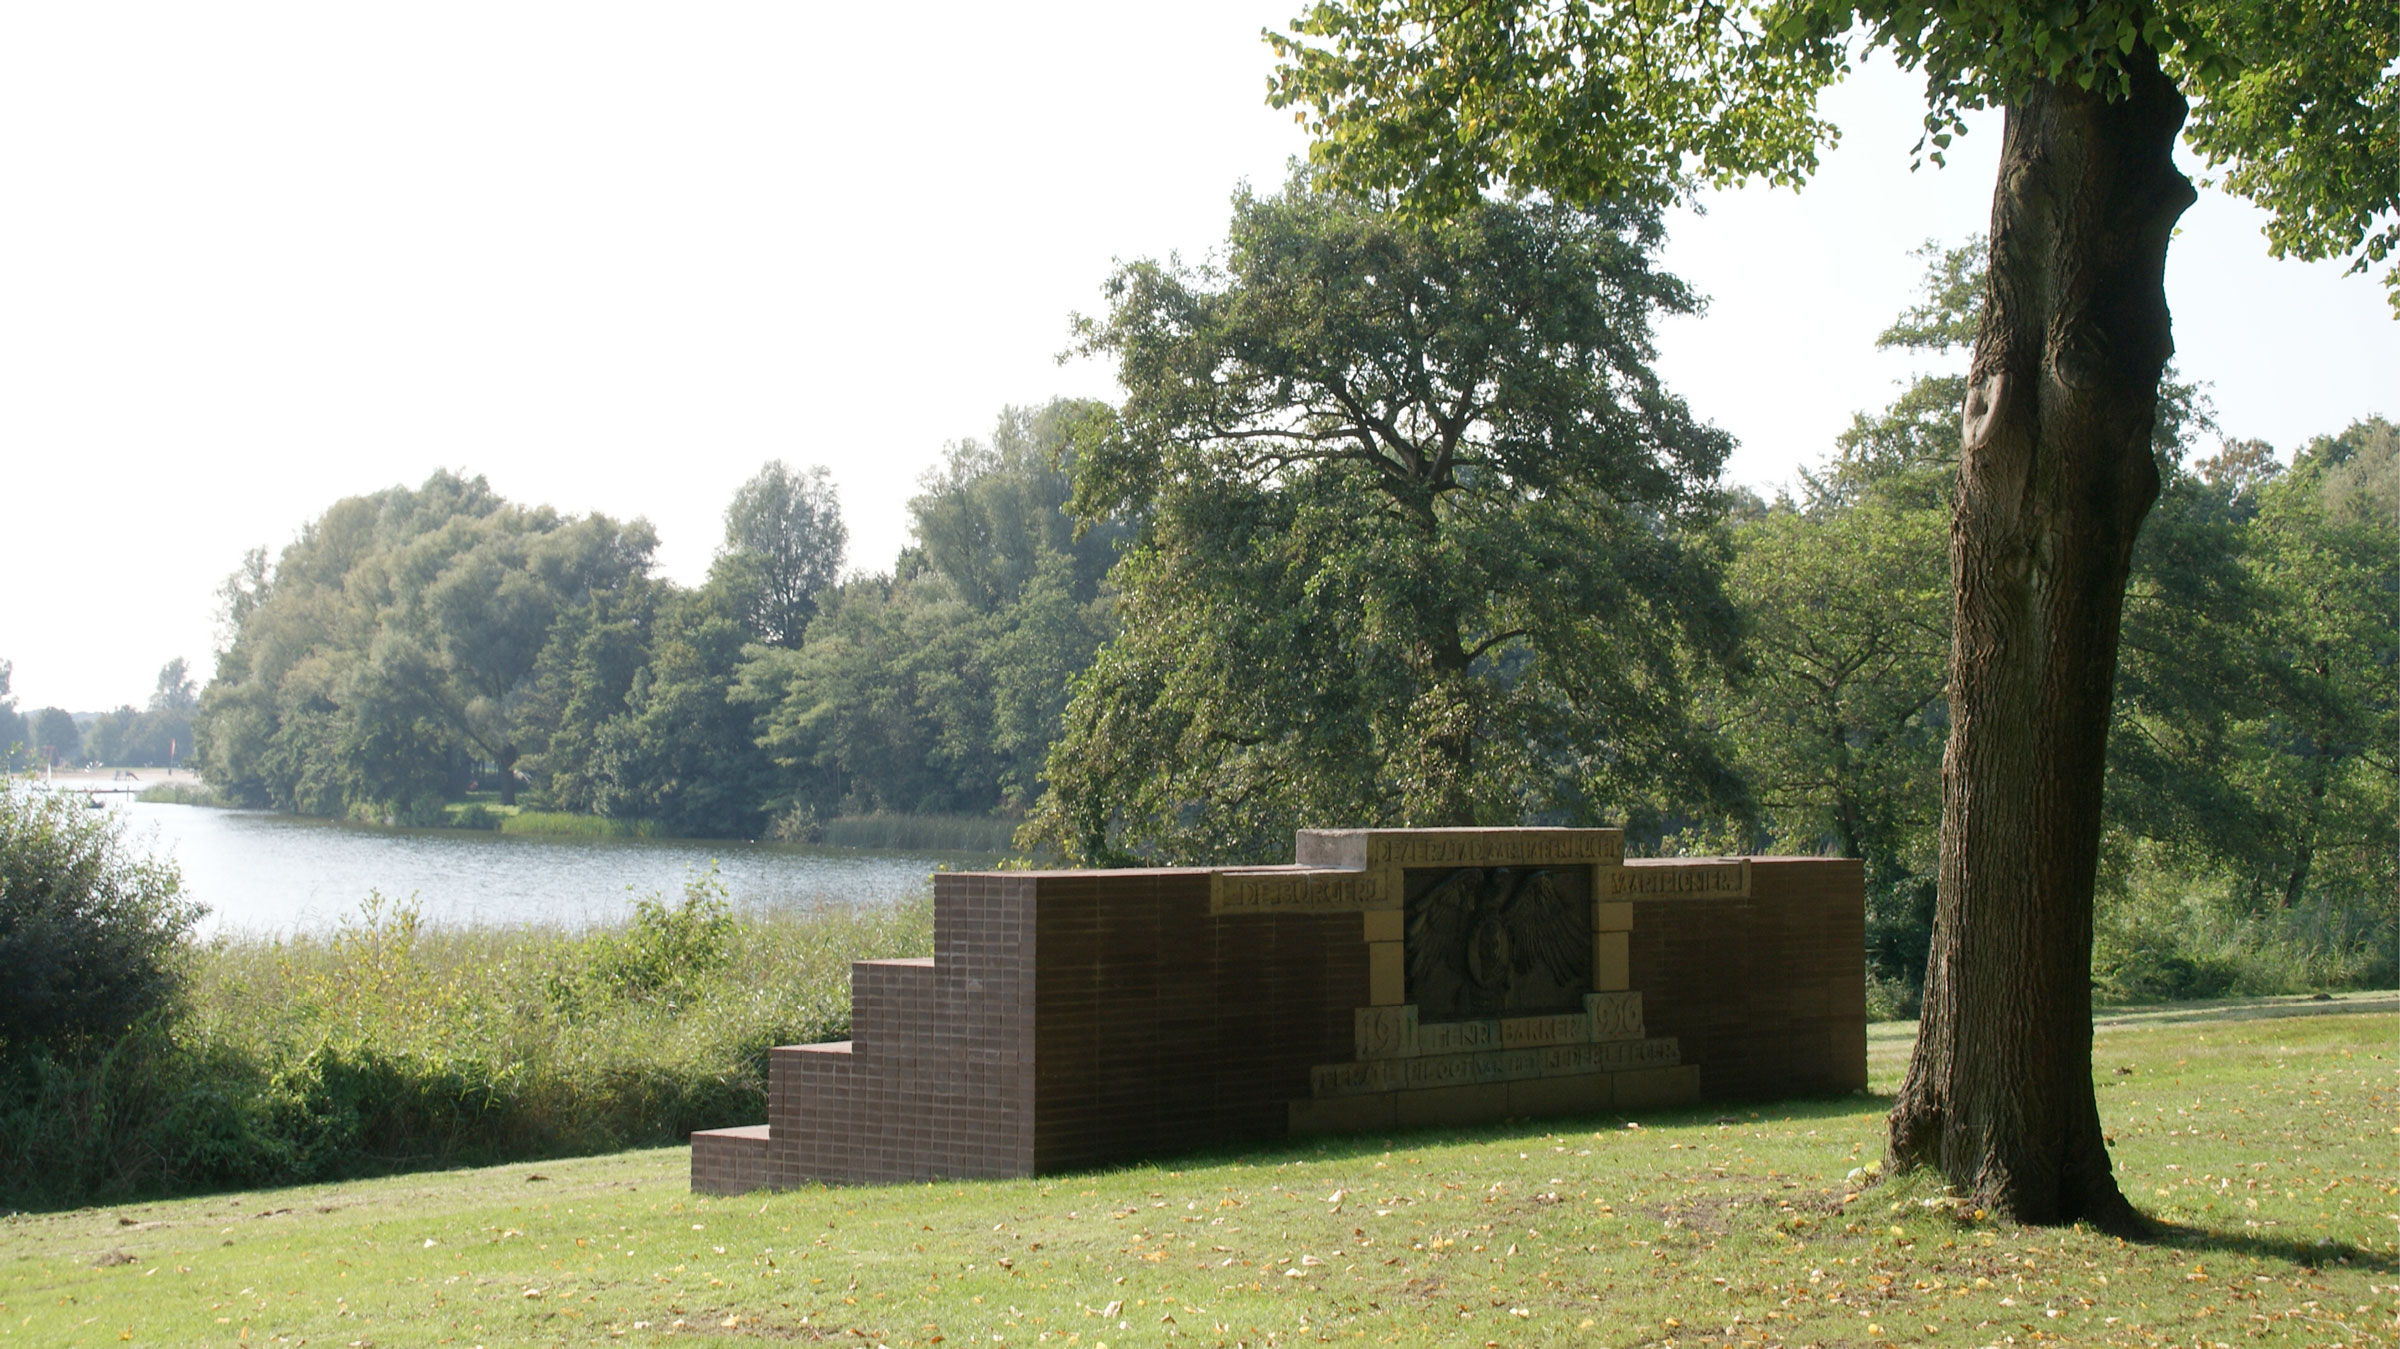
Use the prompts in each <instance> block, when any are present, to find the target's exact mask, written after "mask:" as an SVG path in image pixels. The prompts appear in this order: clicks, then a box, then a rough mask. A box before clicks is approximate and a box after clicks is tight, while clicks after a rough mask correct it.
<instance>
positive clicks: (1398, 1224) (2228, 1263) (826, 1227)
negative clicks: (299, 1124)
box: [0, 998, 2400, 1349]
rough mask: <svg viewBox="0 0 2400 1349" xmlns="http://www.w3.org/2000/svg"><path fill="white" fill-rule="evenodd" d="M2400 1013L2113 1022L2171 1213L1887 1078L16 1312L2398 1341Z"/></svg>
mask: <svg viewBox="0 0 2400 1349" xmlns="http://www.w3.org/2000/svg"><path fill="white" fill-rule="evenodd" d="M2384 1005H2387V1006H2388V998H2387V999H2386V1000H2385V1001H2384ZM1895 1030H1902V1031H1904V1028H1882V1029H1879V1031H1878V1034H1877V1037H1876V1039H1875V1041H1874V1044H1873V1050H1872V1062H1873V1065H1874V1086H1875V1089H1876V1091H1877V1092H1888V1091H1889V1090H1890V1089H1891V1088H1892V1087H1893V1085H1894V1084H1895V1082H1896V1075H1897V1071H1898V1067H1899V1064H1900V1062H1901V1059H1902V1057H1903V1056H1904V1054H1905V1051H1906V1043H1907V1042H1906V1038H1905V1034H1904V1033H1898V1034H1896V1033H1894V1032H1895ZM2396 1036H2400V1019H2395V1018H2394V1017H2393V1016H2392V1015H2390V1014H2388V1013H2378V1014H2371V1015H2345V1016H2314V1017H2307V1018H2298V1019H2283V1020H2226V1019H2220V1020H2213V1021H2176V1020H2172V1019H2157V1018H2153V1019H2147V1020H2136V1021H2131V1022H2126V1023H2120V1024H2113V1025H2109V1026H2106V1027H2104V1028H2103V1029H2102V1031H2101V1032H2100V1035H2099V1040H2098V1048H2097V1053H2096V1055H2095V1059H2094V1066H2095V1069H2096V1071H2097V1072H2098V1074H2099V1076H2100V1080H2101V1081H2102V1082H2103V1083H2104V1084H2105V1085H2104V1087H2103V1088H2102V1091H2101V1110H2102V1115H2103V1119H2104V1121H2105V1123H2106V1125H2107V1127H2108V1128H2109V1129H2110V1131H2111V1133H2112V1134H2113V1136H2114V1138H2115V1148H2116V1156H2117V1159H2118V1162H2119V1165H2120V1167H2121V1168H2122V1171H2123V1174H2124V1176H2125V1178H2126V1183H2127V1185H2128V1188H2129V1190H2130V1191H2131V1192H2132V1193H2133V1194H2134V1195H2135V1197H2136V1198H2137V1199H2139V1200H2140V1201H2141V1202H2142V1203H2143V1204H2144V1205H2145V1206H2146V1207H2147V1208H2148V1209H2149V1211H2150V1212H2151V1213H2152V1214H2154V1215H2155V1216H2157V1217H2158V1218H2159V1219H2161V1220H2162V1221H2163V1222H2164V1223H2166V1224H2167V1225H2168V1226H2167V1227H2166V1228H2165V1230H2164V1232H2163V1234H2162V1237H2161V1239H2160V1240H2158V1241H2155V1242H2145V1243H2127V1242H2124V1241H2120V1240H2118V1239H2115V1238H2111V1237H2105V1236H2101V1235H2099V1234H2097V1233H2094V1232H2092V1231H2089V1230H2087V1229H2084V1228H2080V1227H2077V1228H2066V1229H2047V1230H2046V1229H2033V1228H2020V1227H2015V1226H2011V1225H2007V1224H2004V1223H1999V1222H1994V1221H1990V1220H1983V1221H1977V1220H1975V1219H1974V1218H1973V1216H1972V1215H1971V1214H1968V1215H1961V1214H1959V1213H1958V1212H1957V1210H1956V1206H1955V1205H1953V1204H1951V1203H1949V1202H1947V1201H1946V1199H1945V1198H1944V1196H1942V1195H1941V1194H1940V1193H1939V1192H1938V1191H1937V1190H1935V1189H1934V1188H1932V1187H1931V1186H1930V1185H1929V1184H1927V1183H1926V1182H1924V1181H1923V1180H1921V1179H1916V1178H1910V1179H1907V1180H1903V1181H1901V1182H1896V1183H1892V1184H1887V1185H1883V1186H1880V1187H1873V1188H1866V1189H1863V1190H1862V1189H1860V1188H1858V1187H1857V1186H1856V1185H1854V1184H1852V1183H1851V1182H1850V1181H1849V1180H1848V1179H1846V1178H1847V1177H1848V1176H1849V1175H1850V1173H1851V1172H1852V1171H1853V1170H1855V1169H1856V1168H1858V1167H1860V1166H1861V1164H1862V1162H1863V1161H1864V1160H1865V1159H1868V1158H1871V1157H1873V1156H1874V1155H1875V1154H1876V1152H1877V1151H1878V1149H1879V1147H1880V1140H1881V1127H1880V1126H1881V1116H1882V1112H1883V1110H1884V1109H1885V1108H1886V1106H1887V1104H1888V1102H1887V1100H1886V1098H1884V1097H1883V1096H1880V1095H1877V1096H1862V1097H1854V1098H1850V1099H1846V1100H1838V1101H1820V1102H1809V1103H1800V1104H1793V1105H1784V1106H1774V1107H1762V1108H1757V1109H1741V1110H1732V1111H1726V1110H1700V1111H1689V1112H1682V1113H1676V1114H1661V1115H1652V1116H1645V1117H1641V1118H1637V1119H1627V1118H1623V1117H1619V1116H1607V1117H1601V1118H1596V1119H1587V1120H1580V1121H1573V1122H1563V1123H1554V1124H1551V1125H1548V1126H1544V1127H1534V1126H1530V1125H1527V1126H1516V1127H1495V1128H1489V1129H1483V1130H1475V1131H1467V1132H1463V1133H1455V1134H1433V1133H1425V1134H1401V1135H1393V1136H1389V1137H1365V1138H1358V1139H1347V1140H1327V1141H1322V1142H1316V1143H1311V1144H1308V1145H1297V1146H1288V1147H1277V1148H1263V1149H1257V1150H1251V1151H1245V1152H1241V1153H1238V1154H1230V1155H1222V1156H1215V1157H1197V1158H1188V1159H1183V1160H1180V1161H1172V1162H1168V1163H1166V1164H1163V1165H1158V1166H1145V1167H1136V1168H1131V1169H1127V1170H1121V1171H1112V1172H1105V1173H1093V1174H1082V1175H1068V1176H1058V1177H1050V1178H1044V1179H1040V1180H1031V1181H1010V1182H991V1183H957V1184H940V1185H926V1186H894V1187H882V1188H871V1189H869V1188H861V1189H842V1190H826V1189H814V1190H807V1191H799V1192H793V1193H787V1194H779V1195H752V1196H744V1197H738V1198H732V1199H708V1198H697V1197H694V1196H692V1195H690V1194H689V1193H688V1192H686V1189H685V1174H686V1173H685V1163H686V1156H687V1154H686V1153H685V1152H684V1150H682V1149H664V1150H657V1151H650V1152H640V1153H629V1154H624V1155H620V1156H615V1157H608V1158H595V1159H589V1160H581V1161H570V1162H561V1163H545V1164H542V1165H539V1166H529V1165H516V1166H507V1167H497V1168H490V1169H485V1170H480V1171H471V1172H458V1173H452V1174H448V1175H440V1176H413V1177H407V1178H402V1179H395V1180H387V1181H377V1182H365V1183H355V1184H348V1185H340V1186H327V1187H316V1188H308V1189H296V1190H283V1191H275V1192H267V1193H251V1194H240V1195H228V1196H221V1197H217V1198H212V1199H204V1200H190V1201H182V1202H174V1203H159V1204H145V1205H139V1206H130V1207H124V1208H116V1209H97V1210H86V1211H82V1212H77V1213H71V1214H51V1215H41V1216H30V1217H18V1218H14V1219H11V1220H9V1221H8V1222H6V1223H5V1224H4V1225H0V1339H14V1340H15V1341H17V1342H22V1343H28V1344H36V1343H38V1344H45V1345H48V1344H57V1345H73V1344H102V1343H108V1344H114V1343H122V1342H130V1343H135V1344H164V1343H193V1342H201V1341H208V1342H223V1343H237V1342H239V1343H249V1344H259V1343H277V1342H283V1343H298V1342H302V1341H307V1342H313V1343H323V1344H378V1345H394V1344H438V1343H456V1344H485V1345H502V1344H511V1345H513V1344H585V1343H606V1342H616V1341H620V1340H623V1341H634V1342H646V1341H651V1340H659V1339H666V1338H669V1337H672V1338H673V1340H674V1341H675V1342H678V1343H680V1342H686V1341H701V1342H718V1341H722V1342H736V1341H749V1340H756V1339H764V1340H776V1341H787V1340H788V1341H800V1342H825V1341H832V1342H837V1343H846V1344H847V1343H855V1344H895V1345H897V1344H937V1343H947V1344H951V1345H958V1344H966V1343H970V1342H973V1343H983V1344H1049V1345H1072V1346H1075V1347H1076V1349H1100V1346H1102V1345H1109V1346H1131V1345H1163V1344H1171V1343H1184V1342H1188V1343H1193V1344H1205V1345H1244V1346H1261V1345H1288V1344H1299V1343H1304V1342H1323V1343H1349V1342H1356V1343H1362V1344H1393V1343H1397V1344H1427V1345H1433V1344H1443V1345H1450V1344H1463V1345H1483V1346H1487V1347H1488V1346H1497V1345H1512V1346H1513V1345H1518V1344H1534V1345H1541V1344H1560V1345H1570V1344H1571V1345H1588V1344H1605V1345H1657V1346H1667V1345H1673V1346H1678V1347H1679V1349H1681V1347H1682V1346H1696V1345H1724V1344H1736V1343H1738V1344H1759V1343H1765V1344H1789V1345H1804V1344H1815V1345H1828V1346H1830V1345H1858V1346H1864V1345H1922V1344H1943V1345H1949V1344H1958V1345H1984V1344H2016V1345H2030V1344H2036V1343H2049V1344H2072V1345H2101V1344H2108V1345H2118V1344H2122V1345H2154V1344H2176V1345H2190V1344H2205V1345H2217V1344H2226V1345H2231V1344H2268V1345H2381V1344H2389V1343H2392V1342H2393V1338H2394V1334H2395V1326H2396V1323H2400V1272H2395V1263H2394V1256H2395V1247H2394V1240H2393V1233H2392V1217H2391V1213H2392V1209H2393V1208H2394V1200H2393V1195H2394V1193H2395V1189H2394V1186H2393V1180H2394V1176H2393V1170H2394V1168H2393V1160H2394V1148H2395V1142H2394V1140H2395V1138H2400V1104H2396V1101H2395V1091H2394V1085H2395V1084H2394V1078H2393V1068H2394V1057H2395V1037H2396ZM2119 1069H2130V1070H2131V1071H2129V1072H2119V1071H2118V1070H2119Z"/></svg>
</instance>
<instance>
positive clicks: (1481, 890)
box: [1401, 865, 1592, 1023]
mask: <svg viewBox="0 0 2400 1349" xmlns="http://www.w3.org/2000/svg"><path fill="white" fill-rule="evenodd" d="M1401 875H1402V876H1403V877H1404V878H1405V880H1404V882H1403V886H1402V890H1403V894H1404V896H1405V899H1404V908H1405V912H1406V918H1407V925H1408V926H1407V945H1408V991H1407V1000H1408V1002H1409V1004H1410V1005H1411V1006H1414V1007H1415V1008H1416V1009H1417V1018H1418V1021H1419V1022H1420V1023H1428V1022H1444V1021H1466V1020H1474V1019H1481V1018H1488V1017H1500V1016H1530V1015H1535V1014H1540V1013H1567V1014H1577V1015H1580V1014H1582V1013H1583V1011H1584V1005H1583V995H1584V994H1586V993H1589V992H1590V991H1591V990H1592V868H1591V867H1590V866H1589V865H1584V866H1563V867H1547V866H1510V867H1443V868H1435V867H1412V868H1409V869H1407V870H1405V871H1403V872H1402V873H1401Z"/></svg>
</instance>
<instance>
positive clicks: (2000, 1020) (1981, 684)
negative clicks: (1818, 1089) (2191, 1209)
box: [1890, 46, 2195, 1231]
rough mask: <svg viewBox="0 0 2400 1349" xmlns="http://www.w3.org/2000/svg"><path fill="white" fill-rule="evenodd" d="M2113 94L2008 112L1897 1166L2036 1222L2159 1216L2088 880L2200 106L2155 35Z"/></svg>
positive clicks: (2074, 93)
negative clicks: (1931, 876)
mask: <svg viewBox="0 0 2400 1349" xmlns="http://www.w3.org/2000/svg"><path fill="white" fill-rule="evenodd" d="M2126 67H2127V69H2128V70H2129V71H2130V72H2131V80H2132V87H2131V90H2130V92H2129V94H2128V95H2126V96H2124V97H2121V98H2118V99H2114V100H2112V99H2110V98H2108V97H2106V96H2105V95H2104V94H2102V93H2094V92H2087V91H2085V90H2082V89H2079V88H2076V87H2074V86H2072V85H2067V86H2059V85H2043V86H2039V87H2037V88H2036V89H2034V90H2033V91H2032V92H2031V93H2030V94H2029V95H2028V96H2026V97H2025V98H2024V99H2023V100H2021V101H2018V102H2014V103H2011V104H2010V105H2009V107H2008V110H2007V130H2006V131H2005V133H2004V140H2003V143H2002V148H2001V157H2000V176H1999V183H1998V186H1997V187H1996V189H1995V190H1994V193H1993V198H1992V232H1991V264H1990V270H1989V273H1988V276H1987V279H1986V281H1985V290H1984V308H1983V317H1982V325H1981V328H1980V330H1979V332H1978V333H1977V336H1976V342H1975V358H1974V365H1973V368H1972V370H1971V372H1970V375H1969V378H1968V390H1967V398H1966V405H1965V408H1964V409H1963V416H1962V420H1961V431H1962V440H1963V444H1962V447H1961V451H1960V461H1959V476H1958V490H1957V497H1956V499H1955V501H1954V503H1953V514H1952V521H1951V533H1950V574H1951V581H1952V592H1953V599H1952V606H1953V607H1952V615H1953V620H1954V624H1953V629H1952V632H1953V636H1952V639H1951V652H1950V717H1951V730H1950V741H1949V745H1948V747H1947V749H1946V751H1945V753H1944V755H1943V762H1942V830H1941V863H1940V877H1939V891H1938V895H1937V899H1936V902H1935V910H1934V930H1933V947H1932V952H1931V955H1930V958H1929V961H1928V965H1927V968H1926V978H1925V1010H1924V1015H1923V1019H1922V1022H1921V1025H1920V1029H1919V1032H1918V1038H1917V1046H1916V1051H1915V1054H1914V1056H1913V1057H1912V1058H1911V1060H1910V1062H1909V1068H1908V1076H1907V1078H1906V1080H1905V1081H1904V1082H1903V1084H1902V1085H1901V1088H1900V1096H1899V1099H1898V1101H1897V1102H1896V1103H1895V1104H1894V1105H1893V1108H1892V1115H1891V1135H1890V1152H1891V1162H1892V1165H1893V1168H1894V1169H1895V1170H1905V1169H1908V1168H1911V1167H1916V1166H1933V1167H1938V1168H1939V1169H1940V1170H1941V1172H1942V1174H1943V1175H1944V1176H1945V1177H1947V1178H1948V1180H1949V1181H1950V1183H1951V1184H1952V1186H1954V1187H1955V1188H1956V1189H1957V1190H1959V1191H1960V1192H1962V1193H1963V1194H1965V1195H1967V1196H1969V1197H1970V1198H1971V1199H1972V1200H1973V1202H1975V1203H1976V1204H1977V1205H1979V1206H1981V1207H1984V1208H1986V1209H1989V1210H1991V1211H1993V1212H1995V1213H2000V1214H2004V1215H2007V1216H2010V1217H2013V1218H2015V1219H2017V1220H2019V1221H2023V1222H2031V1223H2063V1222H2072V1221H2074V1220H2076V1219H2079V1218H2080V1219H2087V1220H2089V1221H2091V1222H2093V1223H2095V1224H2096V1225H2098V1226H2100V1227H2102V1228H2104V1229H2109V1230H2116V1231H2131V1230H2139V1229H2140V1228H2141V1227H2142V1226H2143V1222H2142V1219H2141V1217H2140V1215H2139V1214H2137V1213H2135V1212H2134V1210H2133V1207H2132V1205H2131V1204H2129V1203H2128V1202H2127V1201H2126V1200H2125V1198H2124V1196H2123V1195H2122V1194H2121V1193H2120V1192H2119V1190H2118V1189H2117V1184H2116V1180H2115V1178H2114V1177H2113V1176H2112V1175H2111V1174H2110V1170H2109V1159H2108V1151H2107V1146H2106V1144H2105V1142H2104V1140H2103V1138H2102V1135H2101V1130H2100V1112H2099V1106H2098V1103H2097V1101H2096V1100H2095V1098H2094V1095H2093V1091H2092V1076H2091V1072H2092V1063H2091V1059H2092V1008H2091V954H2092V885H2093V878H2094V873H2095V870H2096V868H2097V865H2098V859H2099V843H2100V802H2101V786H2102V779H2103V774H2104V770H2105V766H2106V744H2107V734H2108V724H2109V707H2110V700H2111V697H2112V695H2113V691H2114V684H2115V678H2116V663H2117V635H2118V625H2119V619H2120V617H2121V614H2122V611H2123V605H2124V595H2125V580H2126V572H2127V568H2128V566H2129V564H2130V561H2131V558H2132V553H2133V541H2134V536H2135V534H2136V533H2137V532H2138V531H2139V530H2140V528H2141V523H2142V518H2143V517H2144V516H2145V515H2147V514H2148V513H2149V510H2150V505H2151V502H2152V501H2153V500H2155V499H2156V497H2157V495H2158V488H2159V477H2158V469H2157V466H2156V464H2155V463H2154V462H2153V460H2152V457H2151V448H2150V436H2151V426H2152V422H2153V420H2154V418H2155V415H2156V412H2157V403H2158V381H2159V376H2160V373H2161V371H2162V370H2163V369H2164V367H2165V365H2166V361H2167V358H2168V356H2169V355H2170V354H2172V352H2173V350H2174V343H2173V340H2172V338H2171V337H2170V335H2169V331H2168V319H2167V303H2166V286H2165V270H2166V253H2167V240H2168V236H2169V233H2170V232H2171V231H2172V230H2173V228H2174V225H2175V221H2176V219H2177V217H2179V216H2180V215H2182V213H2183V211H2184V209H2185V208H2186V207H2188V206H2189V205H2191V203H2192V201H2193V200H2194V196H2195V194H2194V193H2193V191H2192V187H2191V184H2190V183H2189V182H2188V181H2187V180H2186V179H2185V178H2184V177H2183V175H2182V174H2181V173H2179V172H2178V171H2177V170H2176V168H2175V166H2174V162H2173V159H2172V152H2173V149H2174V144H2175V137H2176V134H2177V132H2178V131H2179V130H2180V129H2181V127H2182V125H2183V118H2184V112H2185V106H2184V101H2183V98H2182V96H2181V94H2180V93H2178V92H2177V90H2176V88H2175V86H2174V84H2173V83H2172V82H2171V81H2170V80H2168V79H2167V78H2166V77H2165V76H2164V75H2162V74H2161V73H2160V72H2159V69H2158V63H2157V58H2156V56H2155V54H2153V53H2152V52H2151V51H2150V50H2149V49H2148V48H2147V47H2146V46H2144V47H2136V48H2135V50H2134V51H2133V52H2132V53H2131V54H2130V55H2129V57H2128V59H2127V61H2126Z"/></svg>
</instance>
